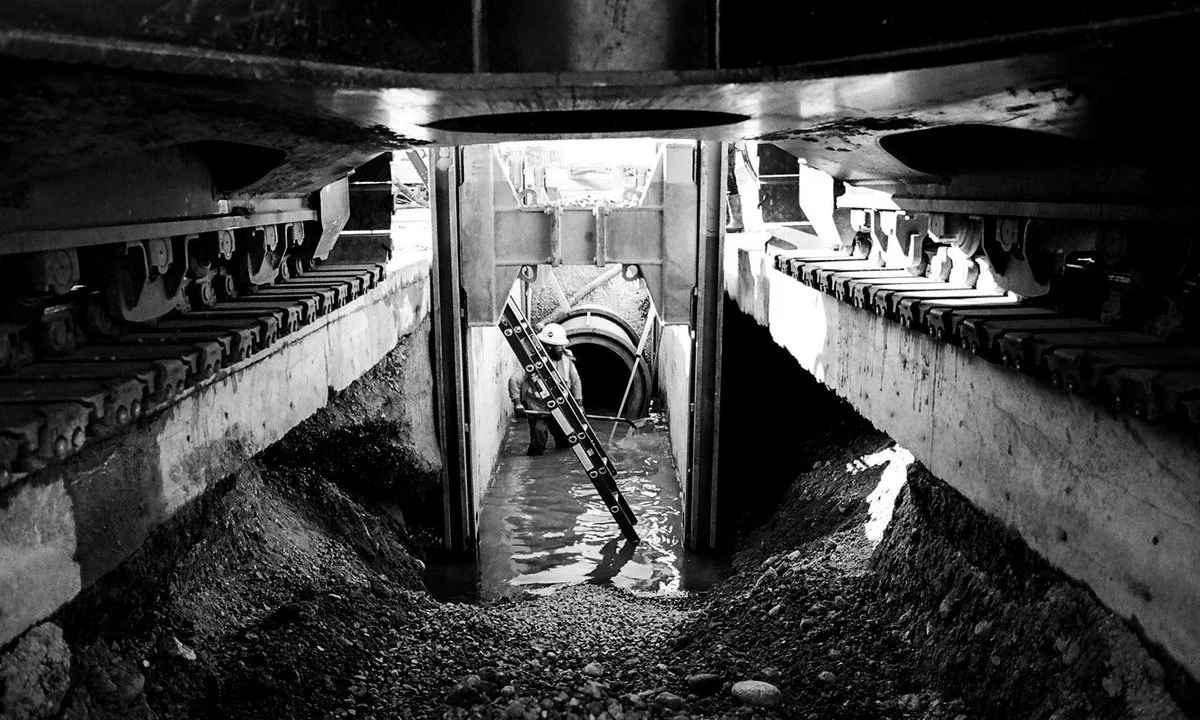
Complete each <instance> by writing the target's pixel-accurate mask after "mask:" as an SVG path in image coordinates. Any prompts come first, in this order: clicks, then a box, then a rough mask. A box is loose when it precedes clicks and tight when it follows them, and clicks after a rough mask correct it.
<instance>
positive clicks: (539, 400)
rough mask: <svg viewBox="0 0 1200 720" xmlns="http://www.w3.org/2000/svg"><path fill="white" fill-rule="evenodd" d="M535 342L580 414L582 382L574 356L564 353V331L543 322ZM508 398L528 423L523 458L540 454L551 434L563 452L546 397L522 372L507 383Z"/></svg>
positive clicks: (563, 437)
mask: <svg viewBox="0 0 1200 720" xmlns="http://www.w3.org/2000/svg"><path fill="white" fill-rule="evenodd" d="M537 339H538V340H539V341H541V343H542V346H543V347H545V348H546V354H547V355H549V356H550V361H551V362H552V363H553V365H554V369H555V370H556V371H557V372H558V377H559V378H560V379H561V380H562V382H563V385H564V386H565V387H566V389H567V392H569V393H571V396H572V397H574V398H575V402H577V403H579V410H580V412H583V382H582V381H581V380H580V379H579V370H577V369H576V368H575V356H574V355H572V354H571V352H570V351H569V350H567V331H566V330H564V329H563V326H562V325H559V324H558V323H547V324H546V326H545V327H544V328H542V330H541V332H539V333H538V334H537ZM508 397H509V399H510V400H512V403H513V410H514V411H515V412H516V414H517V417H521V416H524V417H525V418H526V419H527V420H528V421H529V449H528V450H526V451H525V454H526V455H541V454H542V453H544V452H545V451H546V445H547V443H548V442H549V441H550V435H551V434H553V435H554V446H555V447H556V448H558V449H559V450H563V449H565V448H567V447H568V444H567V437H566V435H564V434H563V431H562V430H560V429H559V427H558V424H557V423H556V422H554V418H552V417H551V416H550V408H549V407H548V406H547V405H546V401H547V400H548V399H549V398H548V397H547V396H546V395H545V394H544V393H543V392H542V391H541V389H540V388H538V385H537V383H536V382H534V381H533V379H532V378H530V377H529V376H528V375H527V374H526V373H525V372H524V370H521V371H519V372H518V373H517V374H516V375H514V376H513V377H512V378H511V379H510V380H509V381H508Z"/></svg>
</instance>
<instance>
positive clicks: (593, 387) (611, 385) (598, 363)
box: [559, 306, 652, 420]
mask: <svg viewBox="0 0 1200 720" xmlns="http://www.w3.org/2000/svg"><path fill="white" fill-rule="evenodd" d="M559 322H560V323H561V324H562V326H563V329H564V330H566V332H567V339H568V340H569V341H570V349H571V353H572V354H573V355H574V356H575V366H576V368H577V369H578V370H579V379H580V381H581V382H582V383H583V405H584V408H586V409H587V413H588V414H589V415H614V416H615V415H616V414H617V412H618V410H619V409H620V407H621V398H622V396H623V395H624V394H625V387H626V385H627V384H629V377H630V374H631V373H632V374H633V384H632V385H630V387H629V397H628V398H627V399H626V401H625V410H624V412H623V413H622V417H624V418H625V419H627V420H636V419H638V418H641V417H645V416H646V414H647V413H648V412H649V410H650V407H649V406H650V392H651V377H652V376H651V370H650V368H649V367H648V366H647V365H646V362H645V358H643V359H642V362H637V363H635V362H634V361H635V359H636V358H637V341H638V334H637V333H635V332H634V330H633V328H632V327H630V325H629V323H628V322H627V321H625V320H623V319H621V318H620V317H619V316H617V315H616V314H615V313H613V312H610V311H608V310H606V309H603V308H600V307H594V306H593V307H579V308H576V309H574V310H572V311H571V312H570V313H568V315H567V316H566V317H564V318H563V319H562V320H560V321H559ZM635 366H636V367H635Z"/></svg>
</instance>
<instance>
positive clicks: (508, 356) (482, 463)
mask: <svg viewBox="0 0 1200 720" xmlns="http://www.w3.org/2000/svg"><path fill="white" fill-rule="evenodd" d="M517 369H518V366H517V357H516V355H514V354H513V351H512V348H510V347H509V346H508V341H507V340H505V339H504V334H503V333H501V332H500V329H499V328H495V327H473V328H468V330H467V392H468V397H469V398H470V401H471V409H470V426H469V427H470V436H469V437H470V447H471V478H472V492H473V496H474V497H473V499H472V503H473V504H472V507H473V508H474V509H475V516H476V517H475V519H476V520H477V521H478V519H479V511H480V509H481V508H482V507H483V496H484V494H485V493H486V492H487V489H488V487H490V486H491V484H492V479H493V473H494V472H495V470H496V464H497V463H498V462H499V461H500V451H501V449H502V448H503V447H504V436H505V434H506V433H507V432H508V424H509V422H510V421H511V420H512V415H513V410H512V403H511V402H510V401H509V399H508V380H509V378H511V377H512V376H513V374H514V373H515V372H517Z"/></svg>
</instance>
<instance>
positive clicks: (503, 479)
mask: <svg viewBox="0 0 1200 720" xmlns="http://www.w3.org/2000/svg"><path fill="white" fill-rule="evenodd" d="M593 428H594V429H595V431H596V434H597V435H598V436H599V437H600V439H601V441H603V442H605V446H606V448H607V449H608V452H609V455H610V457H611V458H612V461H613V463H614V464H615V465H616V467H617V471H618V472H617V484H618V486H619V487H620V488H621V492H622V493H623V494H624V495H625V499H626V500H627V501H628V502H629V505H630V507H632V508H633V512H634V515H635V516H636V517H637V519H638V524H637V531H638V534H639V535H640V536H641V542H640V543H637V544H633V543H630V542H627V541H626V540H625V539H624V538H623V537H622V535H621V531H620V529H619V528H618V527H617V524H616V523H615V522H614V521H613V519H612V516H611V515H609V513H608V511H607V510H605V508H604V504H603V503H602V502H601V501H600V496H599V495H598V494H597V493H596V489H595V487H593V486H592V482H591V480H589V479H588V477H587V475H586V474H585V473H584V471H583V468H582V467H581V466H580V465H579V461H578V460H577V459H576V457H575V454H574V453H573V452H571V451H570V450H555V449H554V445H553V441H551V445H550V449H548V450H547V452H546V454H545V455H543V456H541V457H527V456H526V455H525V448H526V446H527V445H528V442H529V427H528V424H527V423H526V421H525V420H524V419H516V420H514V421H513V423H512V424H511V425H509V428H508V432H507V435H506V436H505V440H504V448H503V450H502V456H501V458H500V462H499V465H498V467H497V469H496V475H495V478H494V480H493V482H492V486H491V487H490V488H489V489H488V492H487V494H486V495H485V497H484V500H483V506H482V508H481V509H480V519H479V537H480V543H479V557H478V559H477V561H476V562H473V563H468V564H462V565H453V566H445V565H440V566H439V565H430V567H429V571H428V573H427V577H426V584H427V585H428V586H429V589H430V592H432V593H433V594H434V595H435V596H437V597H439V598H441V599H443V600H458V601H483V600H492V599H495V598H498V597H502V596H519V595H521V594H523V593H537V594H544V593H550V592H553V591H554V590H555V589H557V588H559V587H562V586H563V585H573V584H579V583H593V584H612V585H616V586H619V587H623V588H627V589H629V590H635V591H641V592H672V591H678V590H706V589H708V588H709V587H711V586H712V584H713V583H715V582H716V581H717V579H718V578H719V576H720V573H721V568H722V567H723V563H722V562H721V561H719V560H718V559H714V558H712V557H708V556H704V555H698V554H695V553H691V552H688V551H686V550H684V548H683V524H682V507H681V501H680V494H679V481H678V480H677V478H676V474H675V468H674V466H673V464H672V462H671V454H670V440H669V436H668V433H667V427H666V425H665V424H664V423H661V422H656V423H654V424H647V425H646V426H645V427H642V428H636V427H633V426H632V425H629V424H628V423H619V424H618V425H617V428H616V433H615V435H614V437H613V441H612V442H611V443H610V442H607V440H608V438H609V434H610V432H611V431H612V428H613V425H612V423H610V422H607V421H595V422H593Z"/></svg>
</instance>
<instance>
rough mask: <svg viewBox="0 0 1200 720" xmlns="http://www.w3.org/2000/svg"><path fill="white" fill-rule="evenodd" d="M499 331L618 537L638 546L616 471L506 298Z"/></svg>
mask: <svg viewBox="0 0 1200 720" xmlns="http://www.w3.org/2000/svg"><path fill="white" fill-rule="evenodd" d="M500 330H501V331H502V332H503V333H504V337H505V339H507V340H508V344H509V346H510V347H512V349H513V352H514V353H516V354H517V359H518V360H520V361H521V365H523V366H524V367H525V373H526V375H527V376H528V377H529V378H531V379H532V380H533V381H534V382H535V383H537V384H538V385H539V386H540V387H541V389H542V390H543V391H544V392H545V394H546V396H547V397H548V398H549V399H548V400H547V401H546V406H547V407H548V408H549V410H550V417H552V418H553V419H554V422H556V423H558V427H559V429H560V430H562V432H563V434H564V435H566V436H567V442H569V443H570V445H571V449H572V450H574V451H575V457H577V458H578V459H579V464H580V465H582V466H583V469H584V470H585V471H587V474H588V477H589V478H591V480H592V485H594V486H595V487H596V492H598V493H600V497H601V498H602V499H603V500H604V506H605V507H606V508H608V511H609V512H610V513H611V514H612V516H613V519H614V520H616V521H617V524H618V525H620V526H621V532H622V534H624V535H625V538H626V539H627V540H629V541H630V542H639V540H640V538H638V534H637V531H636V530H634V528H633V526H634V524H636V523H637V518H635V517H634V516H633V510H631V509H630V507H629V503H627V502H625V498H624V496H622V495H621V490H620V489H619V488H618V487H617V481H616V475H617V469H616V467H614V466H613V464H612V460H610V459H609V458H608V453H607V452H605V451H604V447H603V446H602V445H601V444H600V439H599V438H598V437H596V433H595V432H594V431H593V430H592V426H591V425H589V424H588V421H587V416H585V415H584V414H583V411H582V409H581V408H580V407H579V403H577V402H576V401H575V398H574V397H572V396H571V393H569V392H567V389H566V388H565V387H564V386H563V382H562V378H560V377H559V376H558V371H557V370H555V369H554V363H553V362H552V361H551V360H550V356H549V355H547V354H546V350H545V348H543V347H542V343H541V342H540V341H539V340H538V339H537V333H536V332H534V330H533V327H532V326H531V325H530V324H529V321H528V320H527V319H526V318H525V314H524V313H522V312H521V309H520V308H519V307H517V304H516V302H515V301H513V299H512V298H509V300H508V303H507V304H506V305H505V307H504V314H503V315H501V317H500Z"/></svg>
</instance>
